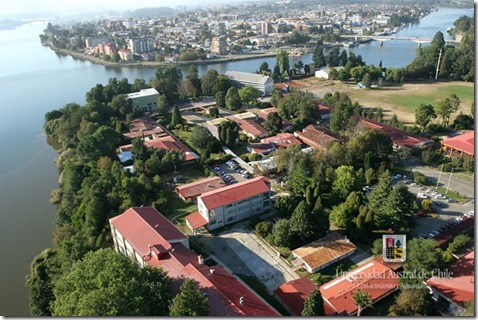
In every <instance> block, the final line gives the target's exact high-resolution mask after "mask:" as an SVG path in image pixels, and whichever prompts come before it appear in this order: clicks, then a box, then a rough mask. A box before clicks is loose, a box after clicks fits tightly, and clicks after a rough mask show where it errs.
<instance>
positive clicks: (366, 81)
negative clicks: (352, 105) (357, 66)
mask: <svg viewBox="0 0 478 320" xmlns="http://www.w3.org/2000/svg"><path fill="white" fill-rule="evenodd" d="M371 83H372V80H371V77H370V73H368V72H367V73H366V74H365V75H364V76H363V78H362V84H363V85H364V86H365V88H370V85H371Z"/></svg>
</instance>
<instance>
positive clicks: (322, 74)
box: [315, 67, 344, 80]
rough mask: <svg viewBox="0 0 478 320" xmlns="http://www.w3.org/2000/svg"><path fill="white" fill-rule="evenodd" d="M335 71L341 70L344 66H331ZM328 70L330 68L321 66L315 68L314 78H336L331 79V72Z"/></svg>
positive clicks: (330, 69)
mask: <svg viewBox="0 0 478 320" xmlns="http://www.w3.org/2000/svg"><path fill="white" fill-rule="evenodd" d="M333 68H334V69H335V70H336V71H337V72H339V71H340V70H342V69H343V68H344V67H333ZM330 71H332V68H329V67H327V68H323V69H320V70H317V71H315V77H316V78H321V79H325V80H336V79H332V78H331V76H330V75H331V74H330Z"/></svg>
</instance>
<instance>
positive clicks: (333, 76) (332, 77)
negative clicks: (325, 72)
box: [329, 67, 339, 80]
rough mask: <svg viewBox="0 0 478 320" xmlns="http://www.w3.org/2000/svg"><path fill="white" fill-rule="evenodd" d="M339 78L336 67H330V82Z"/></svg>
mask: <svg viewBox="0 0 478 320" xmlns="http://www.w3.org/2000/svg"><path fill="white" fill-rule="evenodd" d="M338 78H339V72H338V71H337V69H335V68H334V67H330V70H329V80H336V79H338Z"/></svg>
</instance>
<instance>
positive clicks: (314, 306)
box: [300, 288, 325, 317]
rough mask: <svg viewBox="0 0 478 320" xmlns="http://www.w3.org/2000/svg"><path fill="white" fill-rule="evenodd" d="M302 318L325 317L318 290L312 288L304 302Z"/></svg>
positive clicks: (322, 301)
mask: <svg viewBox="0 0 478 320" xmlns="http://www.w3.org/2000/svg"><path fill="white" fill-rule="evenodd" d="M300 315H301V316H302V317H320V316H324V315H325V311H324V299H323V298H322V294H321V293H320V290H319V289H318V288H314V290H312V292H311V293H310V294H309V296H308V297H307V299H306V300H305V302H304V309H303V310H302V312H301V314H300Z"/></svg>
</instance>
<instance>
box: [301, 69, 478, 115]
mask: <svg viewBox="0 0 478 320" xmlns="http://www.w3.org/2000/svg"><path fill="white" fill-rule="evenodd" d="M294 82H299V81H297V80H295V81H294ZM300 82H301V84H302V85H301V86H300V87H301V89H302V90H306V91H310V92H312V93H314V94H315V95H317V96H318V97H323V96H324V95H325V94H326V93H327V92H330V93H334V92H335V91H342V92H346V93H348V94H349V96H350V98H351V99H352V100H353V101H355V100H357V101H358V102H359V103H360V104H361V105H363V106H364V107H381V108H382V109H383V110H384V112H385V116H386V117H391V116H392V115H393V114H394V113H395V114H396V115H397V117H398V118H399V119H400V120H401V121H404V122H407V123H413V122H414V121H415V108H417V107H418V106H419V105H420V104H421V103H430V104H432V105H433V106H436V104H437V103H438V101H440V100H442V99H444V98H446V97H449V95H450V94H452V93H455V94H456V95H457V96H458V97H459V98H460V100H461V105H460V110H458V112H457V113H455V115H457V114H459V113H460V111H462V112H463V113H466V114H469V113H470V107H471V104H472V103H473V101H474V85H473V83H469V82H459V81H449V82H421V83H407V84H403V85H401V86H395V87H383V88H381V89H368V90H367V89H360V88H358V87H357V85H356V84H347V83H342V82H340V81H325V80H318V79H316V78H309V79H305V80H303V81H300ZM453 118H454V117H453V116H452V119H453Z"/></svg>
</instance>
